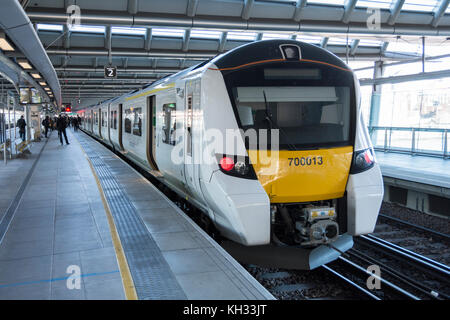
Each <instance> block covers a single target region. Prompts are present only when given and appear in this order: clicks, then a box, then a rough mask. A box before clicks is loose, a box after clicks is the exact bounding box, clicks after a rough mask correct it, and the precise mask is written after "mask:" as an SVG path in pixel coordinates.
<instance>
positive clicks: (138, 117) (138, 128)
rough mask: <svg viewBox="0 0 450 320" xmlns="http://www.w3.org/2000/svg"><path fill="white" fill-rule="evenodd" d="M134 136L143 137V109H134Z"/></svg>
mask: <svg viewBox="0 0 450 320" xmlns="http://www.w3.org/2000/svg"><path fill="white" fill-rule="evenodd" d="M133 134H134V135H135V136H142V108H134V110H133Z"/></svg>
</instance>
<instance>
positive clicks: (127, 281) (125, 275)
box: [77, 140, 138, 300]
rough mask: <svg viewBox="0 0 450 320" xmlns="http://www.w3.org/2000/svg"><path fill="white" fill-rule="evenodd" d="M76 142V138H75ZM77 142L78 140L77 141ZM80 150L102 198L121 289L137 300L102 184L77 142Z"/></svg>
mask: <svg viewBox="0 0 450 320" xmlns="http://www.w3.org/2000/svg"><path fill="white" fill-rule="evenodd" d="M77 142H78V140H77ZM78 143H79V142H78ZM79 145H80V147H81V150H82V151H83V153H84V155H85V156H86V159H87V160H88V163H89V166H90V167H91V170H92V174H93V175H94V178H95V182H96V183H97V187H98V190H99V191H100V197H101V198H102V202H103V207H104V208H105V211H106V216H107V218H108V223H109V230H110V232H111V238H112V242H113V245H114V250H115V251H116V257H117V263H118V264H119V269H120V275H121V276H122V284H123V289H124V291H125V297H126V298H127V300H138V296H137V294H136V289H135V287H134V282H133V278H132V277H131V272H130V268H129V267H128V262H127V259H126V257H125V253H124V252H123V248H122V243H121V242H120V237H119V234H118V233H117V229H116V225H115V223H114V218H113V216H112V214H111V210H110V208H109V204H108V201H106V197H105V194H104V192H103V188H102V185H101V184H100V180H99V179H98V176H97V173H96V172H95V169H94V166H93V165H92V162H91V159H89V157H88V155H87V154H86V152H85V151H84V149H83V147H82V146H81V144H80V143H79Z"/></svg>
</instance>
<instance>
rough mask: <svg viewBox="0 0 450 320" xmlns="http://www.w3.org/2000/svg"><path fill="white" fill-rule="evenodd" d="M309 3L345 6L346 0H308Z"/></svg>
mask: <svg viewBox="0 0 450 320" xmlns="http://www.w3.org/2000/svg"><path fill="white" fill-rule="evenodd" d="M308 3H318V4H331V5H338V6H343V5H344V3H345V0H308Z"/></svg>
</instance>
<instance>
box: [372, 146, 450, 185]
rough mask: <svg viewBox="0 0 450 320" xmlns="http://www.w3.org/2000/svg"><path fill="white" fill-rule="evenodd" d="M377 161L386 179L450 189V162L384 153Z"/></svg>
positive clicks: (434, 158)
mask: <svg viewBox="0 0 450 320" xmlns="http://www.w3.org/2000/svg"><path fill="white" fill-rule="evenodd" d="M376 159H377V160H378V162H379V163H380V166H381V173H382V174H383V176H385V177H390V178H394V179H400V180H405V181H412V182H416V183H421V184H426V185H431V186H436V187H440V188H446V189H450V160H445V159H442V158H436V157H426V156H417V155H416V156H412V155H409V154H402V153H393V152H383V151H377V152H376Z"/></svg>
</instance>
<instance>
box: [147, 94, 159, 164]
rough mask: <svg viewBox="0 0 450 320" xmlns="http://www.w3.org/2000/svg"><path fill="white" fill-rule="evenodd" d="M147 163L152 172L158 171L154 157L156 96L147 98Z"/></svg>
mask: <svg viewBox="0 0 450 320" xmlns="http://www.w3.org/2000/svg"><path fill="white" fill-rule="evenodd" d="M147 119H148V121H147V143H146V146H147V147H146V150H147V161H148V163H149V164H150V167H151V168H152V169H153V170H158V165H157V164H156V161H155V155H156V96H154V95H153V96H150V97H147Z"/></svg>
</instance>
